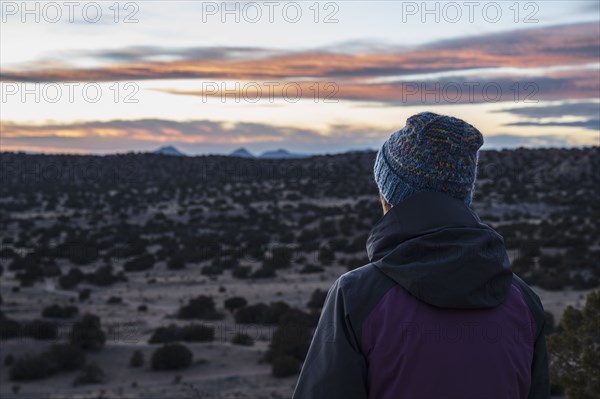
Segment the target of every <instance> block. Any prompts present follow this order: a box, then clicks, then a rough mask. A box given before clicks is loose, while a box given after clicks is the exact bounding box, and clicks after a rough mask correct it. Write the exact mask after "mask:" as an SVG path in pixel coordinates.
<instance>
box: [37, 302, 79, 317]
mask: <svg viewBox="0 0 600 399" xmlns="http://www.w3.org/2000/svg"><path fill="white" fill-rule="evenodd" d="M77 313H79V309H78V308H77V306H73V305H66V306H60V305H56V304H54V305H50V306H47V307H45V308H44V310H43V311H42V316H43V317H48V318H54V319H69V318H71V317H73V316H75V315H77Z"/></svg>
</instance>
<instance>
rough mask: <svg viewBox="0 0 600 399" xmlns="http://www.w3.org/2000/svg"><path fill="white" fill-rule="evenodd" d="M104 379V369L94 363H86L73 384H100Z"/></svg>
mask: <svg viewBox="0 0 600 399" xmlns="http://www.w3.org/2000/svg"><path fill="white" fill-rule="evenodd" d="M105 381H106V375H105V374H104V371H103V370H102V369H101V368H100V367H99V366H98V365H96V364H88V365H87V366H85V367H84V368H83V370H82V371H81V374H80V375H79V376H78V377H77V378H76V379H75V381H73V386H77V385H87V384H102V383H104V382H105Z"/></svg>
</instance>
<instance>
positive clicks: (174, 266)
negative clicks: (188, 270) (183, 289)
mask: <svg viewBox="0 0 600 399" xmlns="http://www.w3.org/2000/svg"><path fill="white" fill-rule="evenodd" d="M167 268H168V269H169V270H182V269H185V261H184V259H183V257H182V256H177V255H176V256H173V257H172V258H171V259H169V261H168V262H167Z"/></svg>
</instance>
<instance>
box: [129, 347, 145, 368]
mask: <svg viewBox="0 0 600 399" xmlns="http://www.w3.org/2000/svg"><path fill="white" fill-rule="evenodd" d="M143 365H144V353H143V352H142V351H141V350H139V349H136V350H135V351H133V353H132V354H131V358H130V359H129V367H142V366H143Z"/></svg>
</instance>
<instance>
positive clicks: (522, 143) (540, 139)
mask: <svg viewBox="0 0 600 399" xmlns="http://www.w3.org/2000/svg"><path fill="white" fill-rule="evenodd" d="M576 144H577V143H576V141H575V140H573V137H572V136H568V135H544V134H541V135H535V136H521V135H516V134H495V135H492V136H487V137H485V143H484V145H483V147H482V149H483V150H486V149H492V148H496V149H501V148H507V149H509V148H518V147H572V146H574V145H576Z"/></svg>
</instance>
